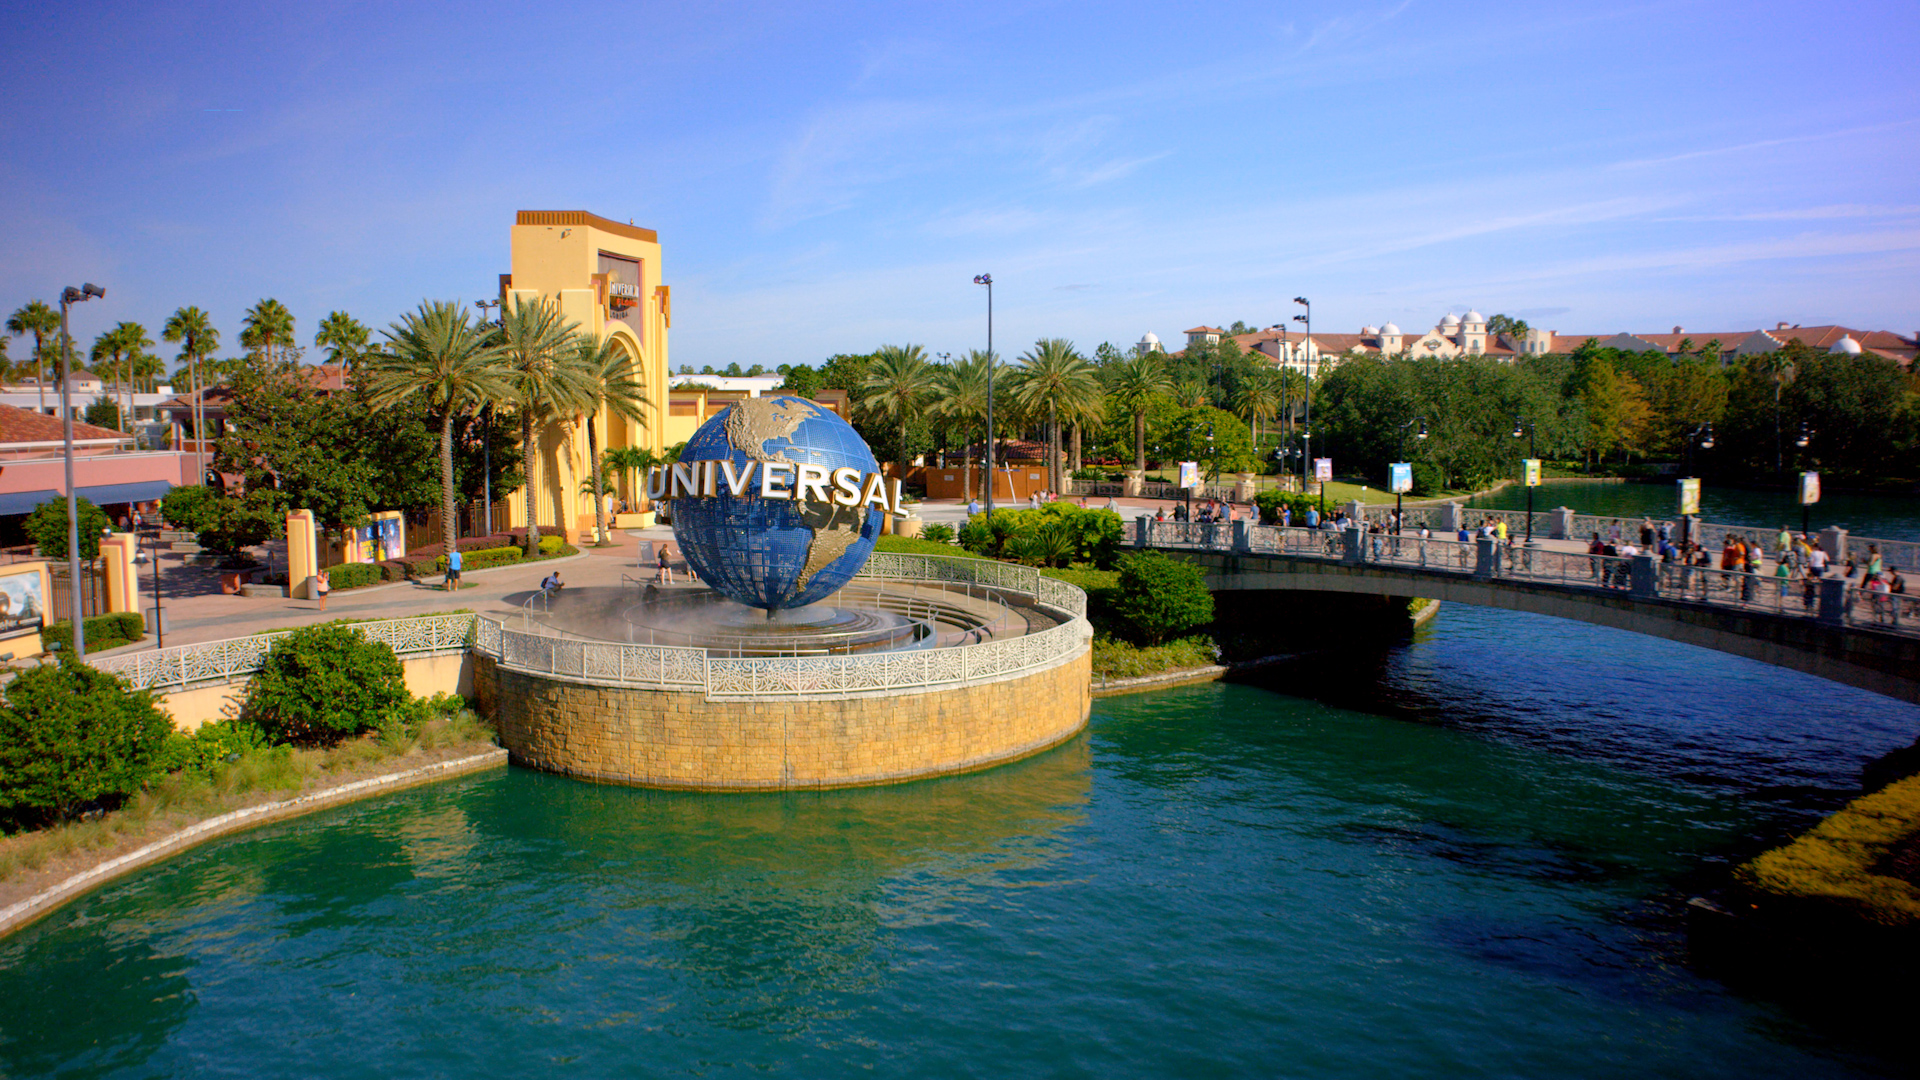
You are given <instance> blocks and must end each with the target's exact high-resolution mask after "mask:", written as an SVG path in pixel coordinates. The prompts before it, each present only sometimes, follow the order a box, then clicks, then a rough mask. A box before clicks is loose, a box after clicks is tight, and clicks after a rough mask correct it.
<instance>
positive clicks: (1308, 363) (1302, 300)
mask: <svg viewBox="0 0 1920 1080" xmlns="http://www.w3.org/2000/svg"><path fill="white" fill-rule="evenodd" d="M1293 302H1294V303H1296V304H1299V305H1300V306H1301V307H1303V308H1306V309H1307V313H1306V314H1305V315H1295V316H1294V317H1293V321H1294V322H1297V323H1301V324H1303V325H1305V326H1306V328H1307V334H1306V336H1305V337H1303V338H1301V339H1300V365H1301V370H1302V371H1304V372H1306V403H1307V415H1306V418H1305V420H1304V421H1303V424H1304V426H1303V427H1302V429H1301V430H1302V436H1301V441H1300V493H1301V494H1303V495H1304V494H1306V491H1307V470H1308V469H1310V468H1312V467H1313V304H1312V303H1310V302H1309V301H1308V300H1307V298H1306V297H1304V296H1296V297H1294V298H1293ZM1320 512H1321V513H1323V514H1324V513H1326V512H1327V486H1326V485H1325V484H1322V485H1320Z"/></svg>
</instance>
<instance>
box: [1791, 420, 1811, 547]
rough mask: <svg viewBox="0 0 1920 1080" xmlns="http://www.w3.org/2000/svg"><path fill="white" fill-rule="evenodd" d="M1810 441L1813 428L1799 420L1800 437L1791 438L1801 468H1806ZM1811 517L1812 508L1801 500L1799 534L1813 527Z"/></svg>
mask: <svg viewBox="0 0 1920 1080" xmlns="http://www.w3.org/2000/svg"><path fill="white" fill-rule="evenodd" d="M1812 441H1813V429H1812V428H1811V427H1809V426H1807V422H1806V421H1805V420H1802V421H1800V437H1799V438H1797V439H1795V440H1793V445H1794V448H1795V449H1797V450H1799V451H1800V453H1798V454H1795V455H1794V456H1795V457H1796V458H1798V459H1799V463H1800V467H1801V468H1802V469H1803V470H1804V469H1805V468H1806V465H1807V461H1806V456H1807V455H1806V449H1807V444H1808V443H1811V442H1812ZM1812 519H1813V508H1812V507H1811V506H1809V505H1807V504H1806V503H1805V502H1802V503H1801V504H1800V535H1801V536H1805V535H1807V534H1808V533H1810V532H1812V531H1813V527H1812V525H1811V522H1812Z"/></svg>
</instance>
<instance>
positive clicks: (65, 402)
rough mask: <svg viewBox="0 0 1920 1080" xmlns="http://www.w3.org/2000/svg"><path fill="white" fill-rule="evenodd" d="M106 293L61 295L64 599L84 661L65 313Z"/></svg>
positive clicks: (86, 290) (89, 287) (91, 290)
mask: <svg viewBox="0 0 1920 1080" xmlns="http://www.w3.org/2000/svg"><path fill="white" fill-rule="evenodd" d="M105 295H107V290H105V289H103V288H101V287H100V286H98V285H95V284H94V283H93V282H91V281H89V282H87V283H86V284H85V285H83V286H81V287H80V288H78V289H76V288H74V287H73V286H71V285H69V286H67V287H66V288H65V289H62V290H61V291H60V421H61V423H62V425H64V427H65V428H66V435H65V440H66V458H67V585H68V591H67V598H68V601H69V603H68V605H67V611H68V618H71V619H72V620H73V655H74V658H75V659H77V660H85V659H86V658H87V623H86V618H85V614H84V612H82V610H81V605H80V516H79V509H78V506H77V501H78V500H77V499H76V497H75V495H74V490H73V386H72V383H73V335H71V334H69V333H68V332H67V309H68V308H70V307H72V306H73V305H75V304H81V303H85V302H86V301H88V300H92V299H94V298H95V297H99V296H105Z"/></svg>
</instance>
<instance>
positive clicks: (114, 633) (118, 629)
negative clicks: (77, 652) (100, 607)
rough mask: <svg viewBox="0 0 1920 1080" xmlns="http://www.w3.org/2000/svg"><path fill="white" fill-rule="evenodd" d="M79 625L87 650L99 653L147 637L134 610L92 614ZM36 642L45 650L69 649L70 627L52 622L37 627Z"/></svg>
mask: <svg viewBox="0 0 1920 1080" xmlns="http://www.w3.org/2000/svg"><path fill="white" fill-rule="evenodd" d="M83 625H85V626H86V628H87V651H88V652H90V653H93V652H100V651H102V650H104V649H112V648H117V647H119V646H121V645H126V644H128V643H130V642H134V641H139V640H140V639H141V638H143V637H146V636H147V619H146V616H144V615H141V614H140V613H139V612H137V611H116V612H113V613H112V614H108V615H95V616H94V617H93V618H91V619H88V620H87V621H86V622H85V623H84V624H83ZM40 640H41V642H42V643H43V644H44V645H46V647H47V648H48V650H49V651H51V650H52V648H53V646H54V645H55V644H58V645H59V646H60V651H62V652H67V651H71V650H72V648H73V624H72V623H70V622H59V623H54V624H53V625H51V626H43V627H41V628H40Z"/></svg>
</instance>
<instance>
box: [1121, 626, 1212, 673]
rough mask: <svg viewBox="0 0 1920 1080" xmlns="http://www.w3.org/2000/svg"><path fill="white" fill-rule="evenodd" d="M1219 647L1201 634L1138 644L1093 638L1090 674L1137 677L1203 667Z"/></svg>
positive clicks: (1208, 662) (1209, 662) (1210, 662)
mask: <svg viewBox="0 0 1920 1080" xmlns="http://www.w3.org/2000/svg"><path fill="white" fill-rule="evenodd" d="M1219 657H1220V650H1219V649H1218V647H1216V646H1215V645H1214V643H1213V642H1212V641H1210V640H1208V639H1207V638H1205V637H1185V638H1180V639H1179V640H1177V641H1169V642H1167V643H1166V644H1165V645H1150V646H1146V647H1142V646H1139V645H1134V644H1132V643H1131V642H1126V641H1121V640H1120V639H1118V638H1111V637H1105V636H1101V637H1096V638H1094V639H1093V658H1092V660H1093V677H1094V678H1096V679H1137V678H1139V677H1140V676H1142V675H1158V674H1160V673H1161V672H1163V671H1179V670H1182V669H1184V668H1197V667H1206V666H1207V665H1209V664H1216V663H1219Z"/></svg>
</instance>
